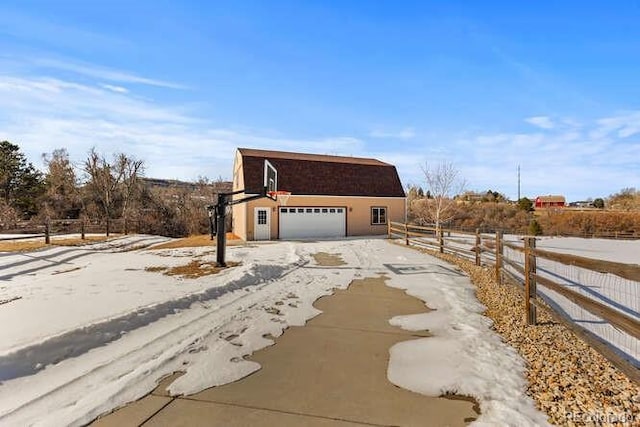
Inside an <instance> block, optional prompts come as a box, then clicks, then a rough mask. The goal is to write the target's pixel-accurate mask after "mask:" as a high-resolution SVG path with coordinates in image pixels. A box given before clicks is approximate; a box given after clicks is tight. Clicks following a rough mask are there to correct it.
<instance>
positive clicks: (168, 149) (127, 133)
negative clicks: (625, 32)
mask: <svg viewBox="0 0 640 427" xmlns="http://www.w3.org/2000/svg"><path fill="white" fill-rule="evenodd" d="M122 89H124V88H121V87H119V86H113V85H106V84H100V83H96V84H81V83H77V82H73V81H67V80H62V79H59V78H51V77H24V76H0V98H2V99H3V100H4V101H3V104H2V107H0V140H5V139H7V140H10V141H12V142H14V143H17V144H19V146H20V147H21V149H22V150H23V151H24V152H25V153H26V154H27V156H28V157H29V159H30V160H31V161H32V162H33V163H34V164H36V165H37V164H38V160H39V159H40V155H41V154H42V153H44V152H51V151H52V150H54V149H56V148H60V147H65V148H67V150H68V151H69V153H70V155H71V158H72V160H73V161H75V162H76V163H77V164H79V163H81V162H82V160H83V159H84V157H85V156H86V154H87V152H88V151H89V149H90V148H91V147H94V146H95V147H96V148H97V149H98V151H100V152H103V153H105V154H106V153H112V152H118V151H123V152H126V153H129V154H131V155H134V156H136V157H138V158H140V159H143V160H145V162H146V164H147V174H148V175H149V176H156V177H165V178H177V179H186V180H193V179H196V178H197V177H198V176H209V177H218V176H223V177H229V176H230V174H231V169H232V162H233V154H234V150H235V149H236V148H237V147H239V146H252V147H255V148H264V149H280V150H288V151H306V152H315V153H326V154H339V155H356V156H360V155H363V154H364V152H365V147H364V142H363V141H362V140H361V139H359V138H355V137H351V136H330V137H325V138H318V139H308V138H291V137H287V136H272V135H268V134H266V133H261V132H259V131H251V130H235V129H225V128H218V127H214V126H212V125H211V124H210V123H209V122H208V121H207V120H204V119H202V118H200V117H198V116H197V115H196V112H195V111H192V110H190V109H188V108H181V107H179V106H166V105H163V104H161V103H157V102H155V101H153V100H149V99H146V98H140V97H136V96H135V95H133V94H131V93H129V92H128V91H126V90H122Z"/></svg>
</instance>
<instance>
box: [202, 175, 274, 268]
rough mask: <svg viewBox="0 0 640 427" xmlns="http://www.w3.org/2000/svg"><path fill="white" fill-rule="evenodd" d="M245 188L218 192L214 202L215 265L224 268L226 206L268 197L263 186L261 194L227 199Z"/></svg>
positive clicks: (242, 191)
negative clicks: (215, 225)
mask: <svg viewBox="0 0 640 427" xmlns="http://www.w3.org/2000/svg"><path fill="white" fill-rule="evenodd" d="M244 191H245V190H238V191H232V192H231V193H218V202H217V203H216V209H215V213H216V224H217V227H216V228H217V239H216V240H217V242H216V265H217V266H218V267H221V268H224V267H226V266H227V263H226V262H225V255H226V251H227V207H228V206H233V205H237V204H240V203H246V202H250V201H251V200H257V199H262V198H263V197H269V196H268V195H267V187H263V189H262V193H261V194H256V195H255V196H249V197H244V198H242V199H239V200H229V197H230V196H233V195H235V194H242V193H244Z"/></svg>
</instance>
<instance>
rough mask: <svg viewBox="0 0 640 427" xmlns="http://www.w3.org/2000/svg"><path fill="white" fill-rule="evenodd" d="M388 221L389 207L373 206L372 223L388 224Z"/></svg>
mask: <svg viewBox="0 0 640 427" xmlns="http://www.w3.org/2000/svg"><path fill="white" fill-rule="evenodd" d="M386 223H387V208H381V207H373V208H371V224H373V225H378V224H386Z"/></svg>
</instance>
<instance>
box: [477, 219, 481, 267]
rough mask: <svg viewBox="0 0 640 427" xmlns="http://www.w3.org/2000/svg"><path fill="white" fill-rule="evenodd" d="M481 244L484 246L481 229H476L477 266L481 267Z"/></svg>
mask: <svg viewBox="0 0 640 427" xmlns="http://www.w3.org/2000/svg"><path fill="white" fill-rule="evenodd" d="M481 244H482V240H481V239H480V229H479V228H476V265H480V264H481V260H480V254H481V249H480V245H481Z"/></svg>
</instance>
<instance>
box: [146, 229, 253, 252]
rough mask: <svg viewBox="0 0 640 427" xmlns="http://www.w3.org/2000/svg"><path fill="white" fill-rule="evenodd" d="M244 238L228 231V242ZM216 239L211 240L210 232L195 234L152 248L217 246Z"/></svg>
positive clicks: (235, 241) (232, 242)
mask: <svg viewBox="0 0 640 427" xmlns="http://www.w3.org/2000/svg"><path fill="white" fill-rule="evenodd" d="M240 242H242V240H241V239H240V238H239V237H238V236H236V235H235V234H233V233H227V243H228V244H234V243H236V244H237V243H240ZM215 245H216V241H215V239H214V240H211V236H210V235H209V234H199V235H195V236H189V237H185V238H184V239H178V240H172V241H170V242H166V243H161V244H159V245H155V246H153V247H152V248H151V249H179V248H198V247H202V246H215Z"/></svg>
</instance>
